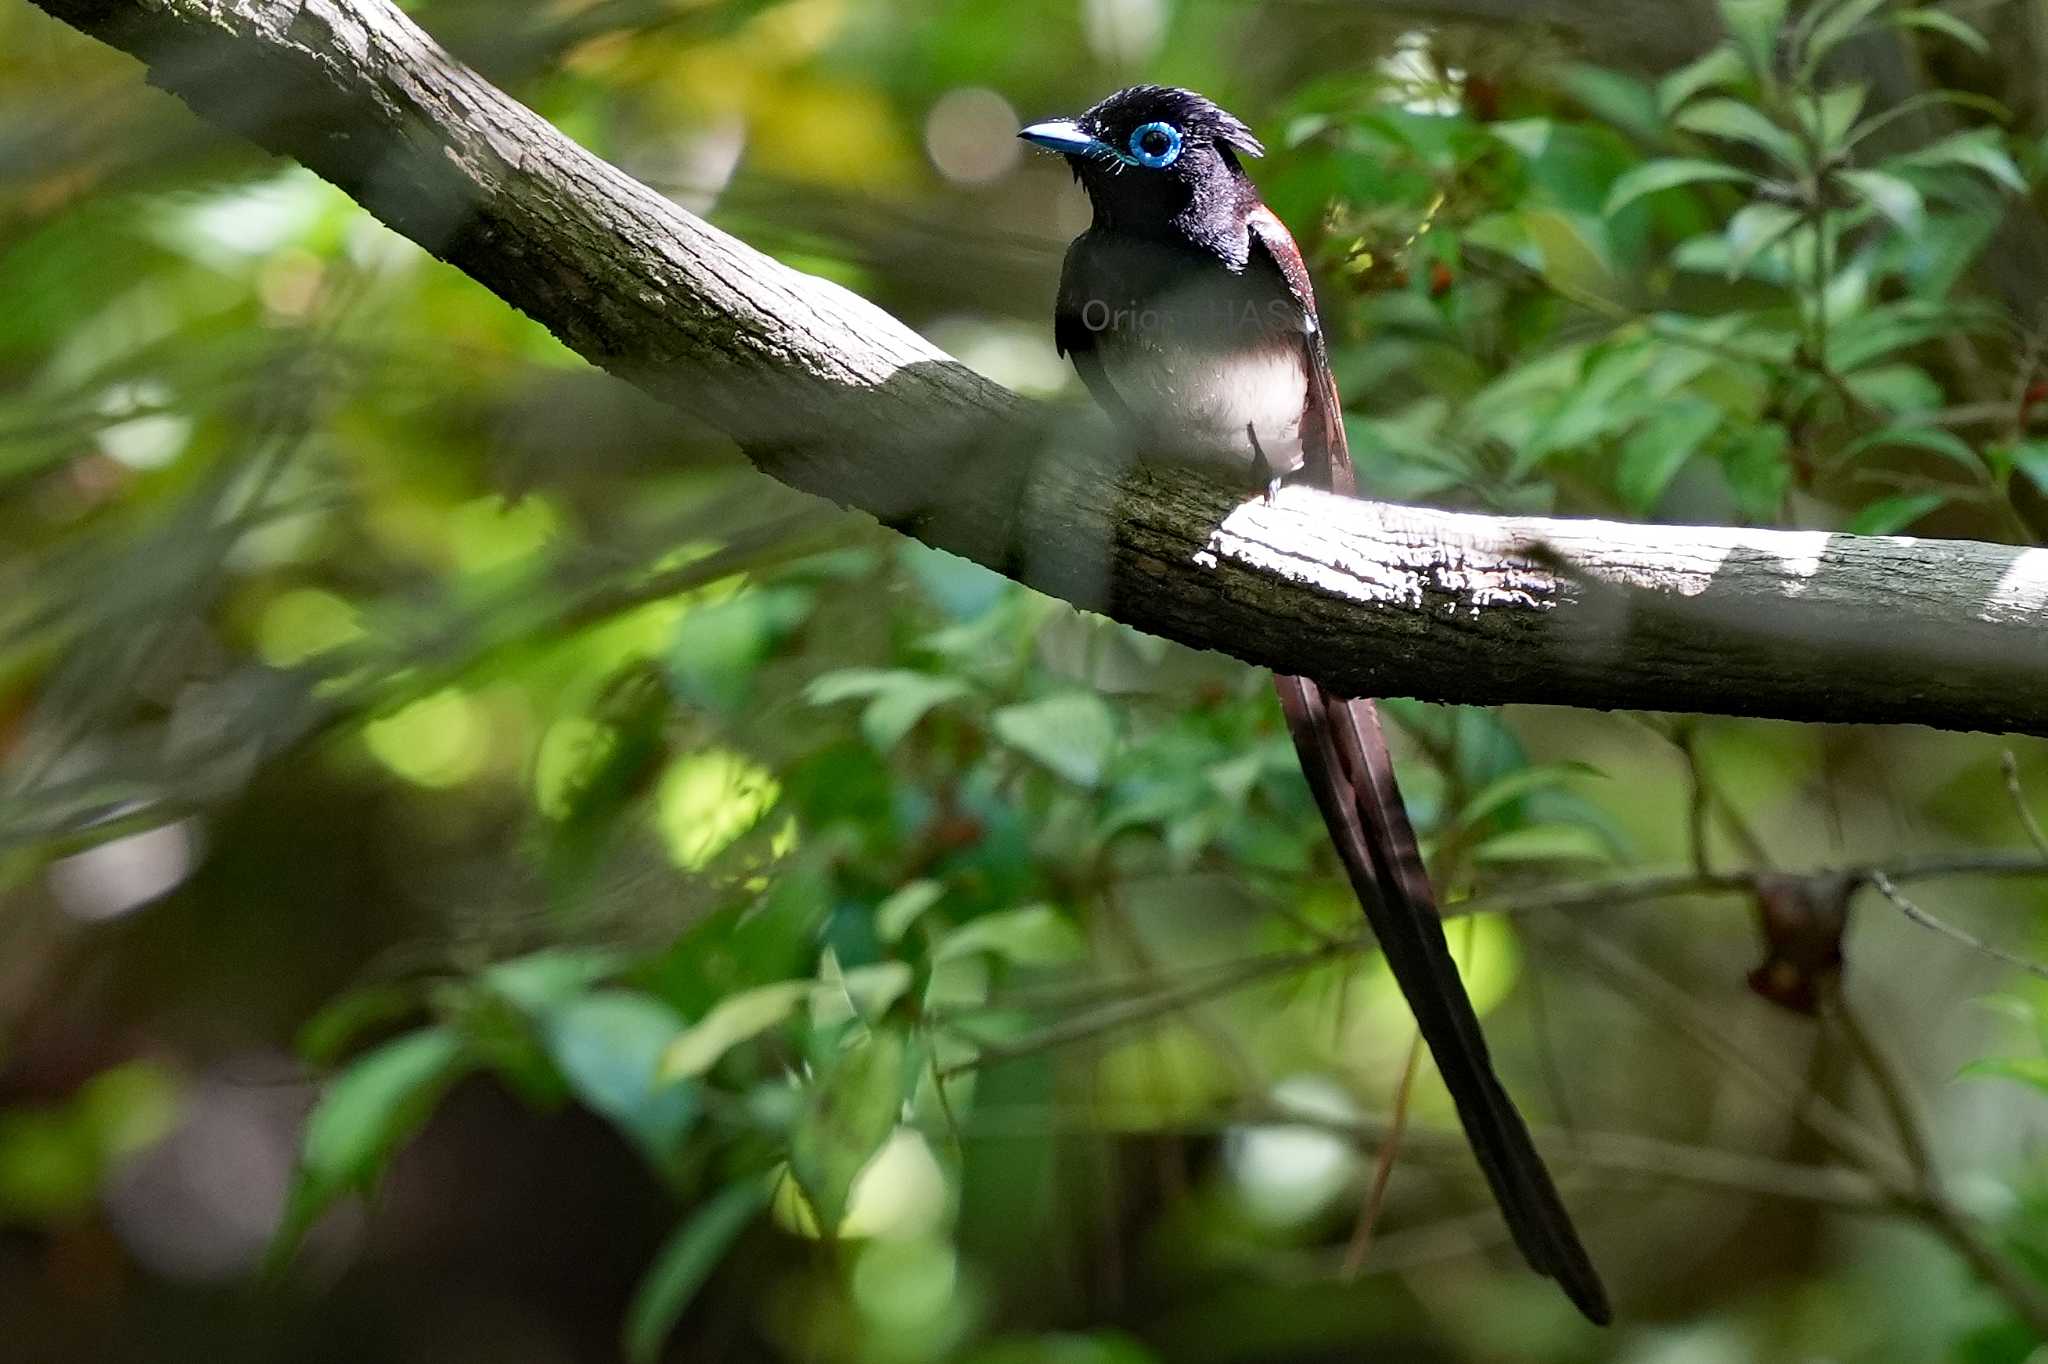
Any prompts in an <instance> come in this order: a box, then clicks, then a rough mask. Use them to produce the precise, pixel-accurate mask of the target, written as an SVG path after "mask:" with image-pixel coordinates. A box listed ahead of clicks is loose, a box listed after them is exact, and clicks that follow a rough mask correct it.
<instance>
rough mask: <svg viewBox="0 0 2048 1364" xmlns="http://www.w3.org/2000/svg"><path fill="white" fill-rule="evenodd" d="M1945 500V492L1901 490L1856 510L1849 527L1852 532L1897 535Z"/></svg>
mask: <svg viewBox="0 0 2048 1364" xmlns="http://www.w3.org/2000/svg"><path fill="white" fill-rule="evenodd" d="M1948 500H1949V497H1948V494H1947V493H1900V494H1898V495H1897V496H1895V497H1883V498H1879V499H1878V500H1877V501H1875V502H1873V503H1871V504H1870V505H1869V506H1867V507H1865V508H1863V509H1862V510H1861V511H1859V512H1857V513H1856V515H1855V516H1854V517H1853V518H1852V519H1851V520H1850V522H1849V526H1848V530H1849V533H1850V534H1851V535H1897V534H1898V533H1899V532H1900V531H1902V530H1904V529H1905V528H1906V527H1908V526H1910V525H1912V524H1913V523H1914V522H1915V521H1918V520H1919V519H1920V518H1921V517H1923V516H1925V515H1927V513H1929V512H1931V511H1933V510H1934V509H1935V508H1936V507H1939V506H1942V505H1944V504H1946V503H1947V502H1948Z"/></svg>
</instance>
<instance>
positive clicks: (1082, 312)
mask: <svg viewBox="0 0 2048 1364" xmlns="http://www.w3.org/2000/svg"><path fill="white" fill-rule="evenodd" d="M1096 251H1097V247H1096V243H1094V242H1093V241H1091V240H1090V234H1089V233H1086V232H1084V233H1082V234H1081V235H1080V236H1078V237H1076V238H1074V240H1073V243H1072V244H1071V245H1069V246H1068V247H1067V255H1066V260H1065V261H1064V262H1063V263H1062V264H1061V266H1060V292H1059V298H1058V300H1057V301H1056V302H1055V303H1054V304H1053V311H1052V344H1053V349H1054V350H1056V351H1058V352H1059V353H1060V354H1061V355H1064V356H1066V357H1068V358H1069V359H1071V360H1072V361H1073V362H1074V372H1075V373H1077V374H1079V375H1080V376H1081V382H1082V383H1084V384H1086V385H1087V386H1088V392H1089V394H1090V395H1091V396H1092V397H1093V398H1094V399H1095V401H1096V403H1097V404H1099V405H1100V406H1101V408H1102V410H1103V411H1105V412H1107V413H1109V415H1110V417H1111V418H1113V419H1114V420H1115V421H1116V422H1117V424H1118V425H1119V426H1122V427H1124V428H1125V429H1127V430H1128V429H1130V428H1131V427H1133V426H1134V425H1135V423H1136V420H1137V419H1136V418H1135V417H1134V416H1133V415H1132V413H1131V409H1130V405H1129V404H1127V403H1126V402H1125V401H1124V400H1123V395H1122V394H1120V393H1118V392H1117V391H1116V387H1115V385H1113V384H1111V383H1110V382H1109V372H1108V371H1107V370H1106V369H1104V368H1103V364H1102V357H1101V356H1100V355H1098V354H1097V353H1096V350H1095V341H1096V337H1097V336H1098V334H1099V333H1098V332H1097V330H1096V329H1095V328H1093V327H1090V326H1089V325H1088V323H1087V320H1086V318H1087V308H1088V304H1089V301H1090V300H1091V299H1093V300H1097V301H1098V302H1099V301H1101V300H1104V299H1108V298H1110V297H1112V296H1113V294H1112V292H1111V291H1109V290H1105V289H1103V288H1101V287H1100V286H1099V285H1098V283H1097V282H1096V280H1095V279H1094V275H1095V269H1094V266H1095V256H1096Z"/></svg>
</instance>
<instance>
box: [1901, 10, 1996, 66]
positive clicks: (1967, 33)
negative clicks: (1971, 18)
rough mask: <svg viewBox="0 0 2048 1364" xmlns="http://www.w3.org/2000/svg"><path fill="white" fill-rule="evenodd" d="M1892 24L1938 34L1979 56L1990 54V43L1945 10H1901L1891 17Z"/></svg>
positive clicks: (1979, 33)
mask: <svg viewBox="0 0 2048 1364" xmlns="http://www.w3.org/2000/svg"><path fill="white" fill-rule="evenodd" d="M1891 20H1892V22H1893V23H1895V24H1897V25H1898V26H1899V27H1901V28H1917V29H1922V30H1924V31H1926V32H1929V33H1939V34H1942V35H1944V36H1946V37H1950V38H1953V39H1955V40H1956V41H1957V42H1959V43H1961V44H1962V45H1963V46H1964V47H1967V48H1969V49H1970V50H1971V51H1972V52H1975V53H1976V54H1977V55H1979V56H1989V55H1990V54H1991V43H1990V41H1989V40H1988V39H1986V38H1985V37H1984V35H1983V34H1982V33H1981V32H1979V31H1978V30H1977V29H1975V28H1973V27H1971V26H1970V25H1969V24H1967V23H1965V22H1964V21H1963V20H1961V19H1958V18H1956V16H1955V15H1953V14H1950V13H1949V12H1948V11H1947V10H1943V9H1935V8H1934V7H1932V6H1928V7H1926V8H1922V9H1902V10H1898V11H1896V12H1895V13H1893V15H1892V16H1891Z"/></svg>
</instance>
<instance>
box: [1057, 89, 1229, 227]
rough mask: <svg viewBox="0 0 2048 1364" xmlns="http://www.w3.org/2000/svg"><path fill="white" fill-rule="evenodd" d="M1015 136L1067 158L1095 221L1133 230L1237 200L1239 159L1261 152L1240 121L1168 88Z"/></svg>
mask: <svg viewBox="0 0 2048 1364" xmlns="http://www.w3.org/2000/svg"><path fill="white" fill-rule="evenodd" d="M1017 136H1019V137H1021V138H1023V139H1024V140H1025V141H1026V142H1030V143H1034V144H1036V145H1038V146H1040V147H1044V148H1047V149H1048V150H1050V151H1055V152H1058V153H1059V154H1060V155H1062V156H1064V157H1066V158H1067V165H1068V167H1069V168H1070V169H1072V171H1073V172H1074V178H1075V179H1076V180H1079V181H1080V182H1081V185H1082V187H1083V188H1084V189H1086V190H1087V191H1088V197H1089V199H1091V200H1092V201H1093V202H1094V204H1095V209H1096V212H1097V214H1098V215H1106V216H1107V217H1109V218H1110V219H1112V220H1116V221H1122V222H1125V223H1132V224H1136V223H1139V222H1142V221H1144V220H1146V219H1153V218H1156V219H1157V220H1159V221H1164V220H1166V219H1169V218H1172V217H1174V216H1176V215H1178V214H1181V213H1184V212H1185V211H1186V210H1187V209H1188V207H1189V206H1190V205H1191V204H1198V203H1200V202H1201V201H1203V200H1205V199H1216V198H1220V197H1223V196H1224V195H1226V194H1229V195H1233V196H1234V195H1235V193H1236V191H1237V188H1238V187H1239V186H1241V185H1243V184H1245V176H1244V169H1243V167H1242V166H1240V165H1239V164H1238V159H1237V158H1238V156H1239V154H1243V155H1245V156H1262V155H1264V154H1265V148H1264V147H1262V146H1260V145H1259V140H1258V139H1257V138H1256V137H1253V136H1252V130H1251V129H1250V128H1247V127H1246V126H1245V125H1244V122H1243V120H1241V119H1239V118H1238V117H1236V116H1235V115H1234V114H1230V113H1228V112H1226V111H1225V110H1223V109H1221V108H1219V107H1218V106H1217V105H1216V104H1215V102H1214V101H1212V100H1210V99H1208V98H1207V97H1206V96H1203V95H1198V94H1196V93H1195V92H1194V91H1192V90H1182V89H1179V88H1177V87H1174V86H1170V85H1134V86H1132V87H1130V88H1129V89H1127V90H1119V91H1117V92H1116V93H1115V94H1113V95H1111V96H1110V97H1109V98H1107V99H1105V100H1103V101H1102V102H1101V103H1099V104H1097V105H1096V106H1095V107H1094V108H1092V109H1090V110H1088V112H1087V113H1085V114H1082V115H1081V116H1080V117H1078V118H1056V119H1047V120H1046V121H1045V122H1043V123H1034V124H1032V125H1031V126H1030V127H1028V128H1024V129H1022V130H1020V131H1019V132H1018V134H1017Z"/></svg>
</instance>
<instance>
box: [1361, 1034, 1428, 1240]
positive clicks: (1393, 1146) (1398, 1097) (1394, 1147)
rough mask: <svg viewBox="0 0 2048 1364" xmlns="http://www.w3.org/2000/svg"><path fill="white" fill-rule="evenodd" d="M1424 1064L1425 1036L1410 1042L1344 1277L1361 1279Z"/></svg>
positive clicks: (1384, 1204) (1417, 1035)
mask: <svg viewBox="0 0 2048 1364" xmlns="http://www.w3.org/2000/svg"><path fill="white" fill-rule="evenodd" d="M1421 1061H1422V1034H1421V1033H1419V1032H1418V1033H1416V1034H1415V1036H1414V1037H1413V1038H1412V1039H1410V1040H1409V1043H1408V1060H1407V1062H1406V1063H1405V1064H1403V1065H1402V1067H1401V1083H1400V1084H1399V1085H1397V1086H1396V1087H1395V1089H1394V1110H1393V1118H1392V1120H1391V1121H1390V1122H1389V1123H1388V1125H1387V1131H1386V1135H1385V1136H1383V1137H1381V1138H1380V1150H1379V1155H1378V1156H1377V1157H1375V1158H1374V1160H1373V1167H1372V1186H1371V1187H1370V1188H1369V1189H1367V1190H1366V1194H1365V1202H1364V1203H1363V1204H1361V1205H1360V1206H1359V1209H1358V1221H1357V1223H1356V1224H1354V1225H1353V1226H1352V1228H1351V1243H1350V1244H1349V1245H1347V1246H1346V1247H1345V1248H1344V1276H1345V1277H1346V1278H1349V1279H1355V1278H1357V1277H1358V1271H1359V1270H1360V1268H1362V1267H1363V1266H1364V1264H1365V1254H1366V1252H1367V1251H1369V1250H1371V1249H1372V1231H1373V1228H1374V1227H1375V1226H1377V1225H1378V1224H1379V1220H1380V1209H1381V1208H1383V1207H1385V1206H1386V1201H1387V1185H1388V1184H1389V1183H1390V1182H1392V1180H1393V1177H1394V1157H1395V1156H1396V1155H1398V1154H1400V1150H1401V1136H1402V1134H1403V1133H1404V1132H1405V1131H1406V1130H1407V1127H1408V1096H1409V1093H1410V1092H1411V1091H1412V1090H1413V1089H1414V1087H1415V1072H1416V1069H1417V1068H1418V1067H1419V1065H1420V1064H1421Z"/></svg>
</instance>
